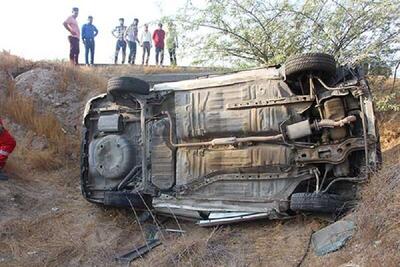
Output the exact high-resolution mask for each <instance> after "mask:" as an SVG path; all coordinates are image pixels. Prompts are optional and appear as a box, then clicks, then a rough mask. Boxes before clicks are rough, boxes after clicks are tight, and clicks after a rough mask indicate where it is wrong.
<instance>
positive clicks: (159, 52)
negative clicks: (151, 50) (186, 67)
mask: <svg viewBox="0 0 400 267" xmlns="http://www.w3.org/2000/svg"><path fill="white" fill-rule="evenodd" d="M162 26H163V25H162V24H161V23H158V29H157V30H155V31H154V33H153V41H154V46H155V48H156V65H157V66H158V62H160V66H162V65H163V61H164V39H165V31H164V30H163V29H162ZM159 59H160V61H159Z"/></svg>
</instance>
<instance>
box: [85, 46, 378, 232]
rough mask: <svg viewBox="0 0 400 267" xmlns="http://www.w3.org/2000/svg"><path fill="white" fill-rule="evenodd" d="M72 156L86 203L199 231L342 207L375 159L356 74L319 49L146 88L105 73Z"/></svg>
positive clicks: (365, 92) (368, 100)
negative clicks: (148, 214) (279, 62)
mask: <svg viewBox="0 0 400 267" xmlns="http://www.w3.org/2000/svg"><path fill="white" fill-rule="evenodd" d="M81 155H82V162H81V188H82V193H83V195H84V197H85V198H86V199H87V200H89V201H90V202H94V203H101V204H104V205H110V206H126V207H131V208H134V209H149V210H151V211H153V212H156V213H161V214H165V215H171V216H176V217H183V218H188V219H195V220H199V224H200V225H204V226H208V225H215V224H223V223H230V222H237V221H243V220H252V219H258V218H271V219H273V218H284V217H287V216H288V215H290V214H293V213H294V212H327V213H336V212H340V211H343V210H345V209H346V208H348V207H349V205H348V204H349V203H352V202H353V201H354V200H355V199H356V196H357V188H358V185H359V183H361V182H363V181H365V180H366V178H367V177H368V173H370V172H371V171H372V170H374V169H376V168H377V167H379V164H380V162H381V159H380V146H379V134H378V130H377V125H376V121H375V116H374V108H373V103H372V96H371V92H370V89H369V87H368V83H367V81H366V80H365V77H364V75H363V73H362V71H361V70H360V69H358V68H356V67H349V66H337V65H336V62H335V59H334V58H333V57H332V56H330V55H326V54H321V53H309V54H303V55H298V56H293V57H291V58H289V59H288V60H287V62H286V63H285V64H284V65H283V66H273V67H268V68H260V69H254V70H248V71H242V72H237V73H231V74H226V75H220V76H215V77H208V78H202V79H196V80H187V81H180V82H173V83H163V84H157V85H155V86H154V87H153V88H151V90H150V86H149V85H148V84H147V83H146V82H144V81H142V80H139V79H135V78H133V77H118V78H112V79H110V80H109V83H108V90H107V94H102V95H99V96H97V97H95V98H93V99H91V100H90V101H89V102H88V103H87V105H86V109H85V114H84V126H83V140H82V152H81Z"/></svg>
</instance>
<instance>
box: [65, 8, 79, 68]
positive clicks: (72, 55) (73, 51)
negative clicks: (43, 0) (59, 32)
mask: <svg viewBox="0 0 400 267" xmlns="http://www.w3.org/2000/svg"><path fill="white" fill-rule="evenodd" d="M78 14H79V8H77V7H74V8H73V9H72V15H71V16H69V17H68V18H67V19H66V20H65V21H64V23H63V25H64V27H65V29H67V31H69V33H70V35H69V36H68V40H69V44H70V52H69V60H70V62H71V64H73V65H78V58H79V37H80V31H79V26H78V22H77V21H76V18H77V17H78Z"/></svg>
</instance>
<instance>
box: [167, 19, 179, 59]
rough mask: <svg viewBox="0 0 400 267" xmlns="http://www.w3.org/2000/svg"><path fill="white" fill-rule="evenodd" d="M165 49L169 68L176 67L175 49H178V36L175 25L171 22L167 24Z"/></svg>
mask: <svg viewBox="0 0 400 267" xmlns="http://www.w3.org/2000/svg"><path fill="white" fill-rule="evenodd" d="M167 48H168V53H169V61H170V63H171V66H176V65H177V62H176V49H177V48H178V34H177V32H176V28H175V25H174V24H173V23H172V22H170V23H169V24H168V33H167Z"/></svg>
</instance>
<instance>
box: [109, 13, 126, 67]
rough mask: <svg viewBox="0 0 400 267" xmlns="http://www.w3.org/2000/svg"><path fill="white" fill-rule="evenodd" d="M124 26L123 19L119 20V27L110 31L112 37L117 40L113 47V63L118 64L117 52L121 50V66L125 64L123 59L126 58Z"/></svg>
mask: <svg viewBox="0 0 400 267" xmlns="http://www.w3.org/2000/svg"><path fill="white" fill-rule="evenodd" d="M126 28H127V27H126V26H125V25H124V18H120V19H119V25H118V26H117V27H115V29H114V30H113V31H112V35H113V36H114V37H115V38H117V44H116V46H115V57H114V63H115V64H117V63H118V54H119V50H121V49H122V64H124V63H125V57H126V41H125V32H126Z"/></svg>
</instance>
